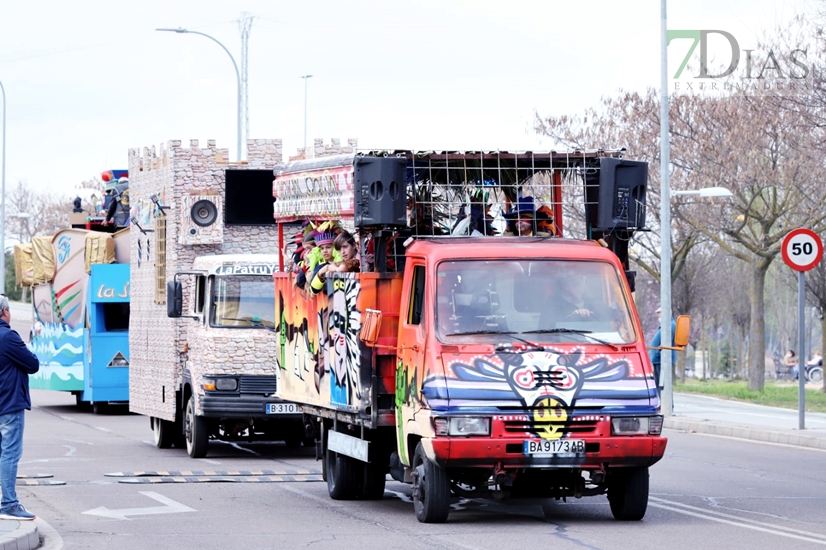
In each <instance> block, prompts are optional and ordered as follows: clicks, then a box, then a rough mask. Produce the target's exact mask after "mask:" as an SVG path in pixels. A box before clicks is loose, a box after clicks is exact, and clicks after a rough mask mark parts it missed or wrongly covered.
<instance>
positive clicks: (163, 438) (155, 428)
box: [152, 416, 175, 449]
mask: <svg viewBox="0 0 826 550" xmlns="http://www.w3.org/2000/svg"><path fill="white" fill-rule="evenodd" d="M174 425H175V423H174V422H169V421H168V420H161V419H160V418H156V417H154V416H153V417H152V435H153V436H154V439H155V446H156V447H157V448H159V449H168V448H170V447H171V446H172V442H173V441H174V440H175V433H174Z"/></svg>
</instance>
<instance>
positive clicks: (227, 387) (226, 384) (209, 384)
mask: <svg viewBox="0 0 826 550" xmlns="http://www.w3.org/2000/svg"><path fill="white" fill-rule="evenodd" d="M204 389H205V390H207V391H215V390H218V391H235V390H237V389H238V379H237V378H216V379H214V380H209V379H207V380H204Z"/></svg>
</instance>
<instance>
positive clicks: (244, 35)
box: [238, 12, 253, 160]
mask: <svg viewBox="0 0 826 550" xmlns="http://www.w3.org/2000/svg"><path fill="white" fill-rule="evenodd" d="M252 20H253V16H252V15H250V14H249V13H247V12H242V13H241V19H239V20H238V29H239V30H240V31H241V101H242V103H243V111H244V117H243V125H244V129H243V134H244V146H243V148H242V149H243V156H242V157H241V158H242V160H246V158H247V143H248V142H249V139H250V96H249V85H248V80H247V76H248V72H249V50H248V48H249V40H250V28H251V27H252Z"/></svg>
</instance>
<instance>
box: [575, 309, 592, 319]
mask: <svg viewBox="0 0 826 550" xmlns="http://www.w3.org/2000/svg"><path fill="white" fill-rule="evenodd" d="M592 313H593V311H591V310H590V309H588V308H586V307H581V308H579V309H575V310H574V311H573V314H574V315H579V316H580V317H590V316H591V314H592Z"/></svg>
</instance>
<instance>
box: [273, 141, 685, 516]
mask: <svg viewBox="0 0 826 550" xmlns="http://www.w3.org/2000/svg"><path fill="white" fill-rule="evenodd" d="M646 185H647V165H646V164H645V163H642V162H634V161H629V160H626V159H623V158H622V156H621V152H619V151H614V152H578V153H571V154H563V153H544V154H540V153H530V152H528V153H504V152H501V153H500V152H497V153H482V152H471V153H448V152H446V153H438V152H423V153H416V152H409V151H389V152H387V151H385V152H369V153H365V154H360V155H350V156H342V157H340V158H338V159H335V160H333V159H326V160H324V161H323V162H318V161H298V162H294V163H289V164H285V165H283V166H281V167H279V169H277V170H276V177H275V182H274V185H273V189H274V195H275V199H276V202H275V213H276V219H280V220H282V221H284V222H287V221H292V220H296V219H300V218H302V217H306V218H311V219H319V218H339V219H347V218H351V219H352V220H353V225H354V226H355V228H356V229H357V231H358V242H359V243H360V245H361V253H362V255H361V265H360V271H359V272H355V273H330V274H328V275H327V277H326V281H325V282H324V286H323V289H322V291H321V292H320V293H319V294H312V293H309V292H306V291H305V289H302V288H299V287H297V286H296V284H295V281H294V276H293V275H291V274H288V273H277V274H276V275H275V301H276V327H275V328H276V330H277V331H278V332H279V334H280V335H281V338H280V341H281V344H282V348H281V353H280V355H279V359H280V365H279V366H280V368H281V373H282V374H281V387H280V394H281V396H282V397H283V398H284V399H287V400H290V401H293V402H296V403H299V404H300V405H301V409H302V410H303V411H304V412H305V413H306V414H308V415H309V416H311V417H313V418H316V419H317V420H318V422H319V426H320V429H319V436H320V437H319V442H318V444H317V451H318V456H319V457H320V458H322V459H323V461H324V462H323V472H324V477H325V479H326V481H327V485H328V491H329V494H330V496H331V497H332V498H334V499H342V500H348V499H380V498H382V496H383V494H384V486H385V481H386V476H387V474H388V473H389V474H390V475H391V476H392V477H393V479H396V480H398V481H401V482H406V483H411V484H412V488H413V502H414V510H415V513H416V516H417V518H418V519H419V520H420V521H422V522H441V521H445V520H446V519H447V517H448V513H449V510H450V499H451V496H452V495H453V496H464V497H488V498H496V499H503V498H531V499H539V500H540V501H541V502H543V503H544V504H543V510H544V511H545V512H546V513H552V510H553V501H554V500H555V499H565V498H579V497H584V496H593V495H600V494H607V496H608V500H609V502H610V505H611V511H612V512H613V515H614V516H615V517H616V518H617V519H621V520H638V519H641V518H642V517H643V516H644V514H645V512H646V508H647V502H648V469H649V467H650V466H652V465H653V464H655V463H656V462H657V461H659V460H660V459H661V458H662V457H663V453H664V451H665V447H666V439H665V438H664V437H662V435H661V430H662V424H663V416H662V414H661V411H660V402H659V398H658V394H657V388H656V384H655V381H654V379H653V371H652V368H651V364H650V363H649V360H648V355H647V353H646V347H645V342H644V339H643V333H642V329H641V326H640V321H639V317H638V315H637V312H636V308H635V305H634V301H633V298H632V291H633V283H634V274H633V272H631V271H630V270H629V266H628V254H627V246H628V241H629V239H630V238H631V237H632V236H633V234H634V232H635V231H636V230H637V229H639V228H641V227H643V226H644V224H645V190H646V189H645V188H646ZM569 213H578V215H576V216H571V215H569ZM565 214H568V215H567V216H565V220H564V221H565V222H566V223H565V224H563V217H564V215H565ZM563 225H564V227H563ZM563 230H565V231H568V232H570V233H572V234H578V235H580V236H581V237H585V238H580V239H572V238H563ZM686 322H687V319H681V320H680V321H679V323H678V329H677V341H678V342H681V341H682V339H683V335H684V334H685V330H686V324H685V323H686Z"/></svg>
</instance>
